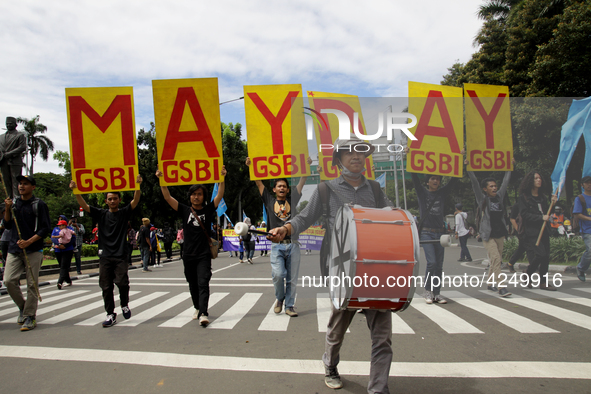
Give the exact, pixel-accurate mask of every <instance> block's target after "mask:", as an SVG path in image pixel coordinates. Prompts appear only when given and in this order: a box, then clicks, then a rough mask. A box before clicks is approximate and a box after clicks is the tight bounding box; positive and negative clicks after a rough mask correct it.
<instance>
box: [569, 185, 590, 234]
mask: <svg viewBox="0 0 591 394" xmlns="http://www.w3.org/2000/svg"><path fill="white" fill-rule="evenodd" d="M577 198H578V199H579V200H580V201H581V208H582V212H583V215H585V213H584V212H587V202H586V201H585V197H583V195H582V194H579V195H578V196H577ZM574 209H575V204H574V203H573V206H572V207H571V208H570V217H571V218H572V220H571V224H572V227H573V233H575V234H578V233H579V232H580V231H581V223H579V218H578V217H577V215H576V214H575V213H573V211H574ZM585 216H586V215H585Z"/></svg>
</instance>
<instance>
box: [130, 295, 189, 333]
mask: <svg viewBox="0 0 591 394" xmlns="http://www.w3.org/2000/svg"><path fill="white" fill-rule="evenodd" d="M189 298H191V293H189V292H188V291H187V292H183V293H181V294H177V295H176V296H174V297H172V298H169V299H167V300H165V301H163V302H160V303H159V304H158V305H155V306H153V307H151V308H149V309H146V310H145V311H142V312H140V313H138V314H137V315H134V316H133V319H130V320H124V321H122V322H121V324H120V325H121V326H125V327H136V326H137V325H138V324H141V323H144V322H146V321H148V320H150V319H152V318H153V317H155V316H157V315H159V314H160V313H162V312H164V311H166V310H167V309H170V308H172V307H174V306H176V305H177V304H180V303H181V302H183V301H185V300H186V299H189Z"/></svg>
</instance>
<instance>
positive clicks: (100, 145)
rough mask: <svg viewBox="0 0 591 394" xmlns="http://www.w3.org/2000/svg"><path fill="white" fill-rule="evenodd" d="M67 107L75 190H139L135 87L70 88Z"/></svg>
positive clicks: (75, 191) (79, 191) (93, 191)
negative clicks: (137, 179)
mask: <svg viewBox="0 0 591 394" xmlns="http://www.w3.org/2000/svg"><path fill="white" fill-rule="evenodd" d="M66 107H67V112H68V130H69V138H70V158H71V169H72V179H73V180H75V181H76V185H77V188H76V189H75V190H74V193H75V194H83V193H100V192H108V191H125V190H137V189H139V185H138V184H137V183H136V177H137V175H138V162H137V144H136V139H135V120H134V111H133V88H131V87H112V88H66ZM106 153H107V154H106Z"/></svg>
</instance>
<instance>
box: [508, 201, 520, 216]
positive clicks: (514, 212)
mask: <svg viewBox="0 0 591 394" xmlns="http://www.w3.org/2000/svg"><path fill="white" fill-rule="evenodd" d="M517 216H519V202H516V203H515V204H513V206H512V207H511V213H510V214H509V219H517Z"/></svg>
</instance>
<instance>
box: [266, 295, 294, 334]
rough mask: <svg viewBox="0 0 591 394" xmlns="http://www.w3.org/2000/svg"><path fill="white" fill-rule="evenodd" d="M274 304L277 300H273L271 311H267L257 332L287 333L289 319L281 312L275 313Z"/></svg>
mask: <svg viewBox="0 0 591 394" xmlns="http://www.w3.org/2000/svg"><path fill="white" fill-rule="evenodd" d="M276 303H277V300H274V301H273V304H272V305H271V309H269V312H267V315H266V316H265V318H264V319H263V321H262V322H261V325H260V326H259V331H287V327H288V325H289V320H290V319H291V317H289V316H287V315H286V314H285V313H284V312H283V311H281V312H282V313H275V311H274V310H273V309H274V308H275V304H276Z"/></svg>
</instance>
